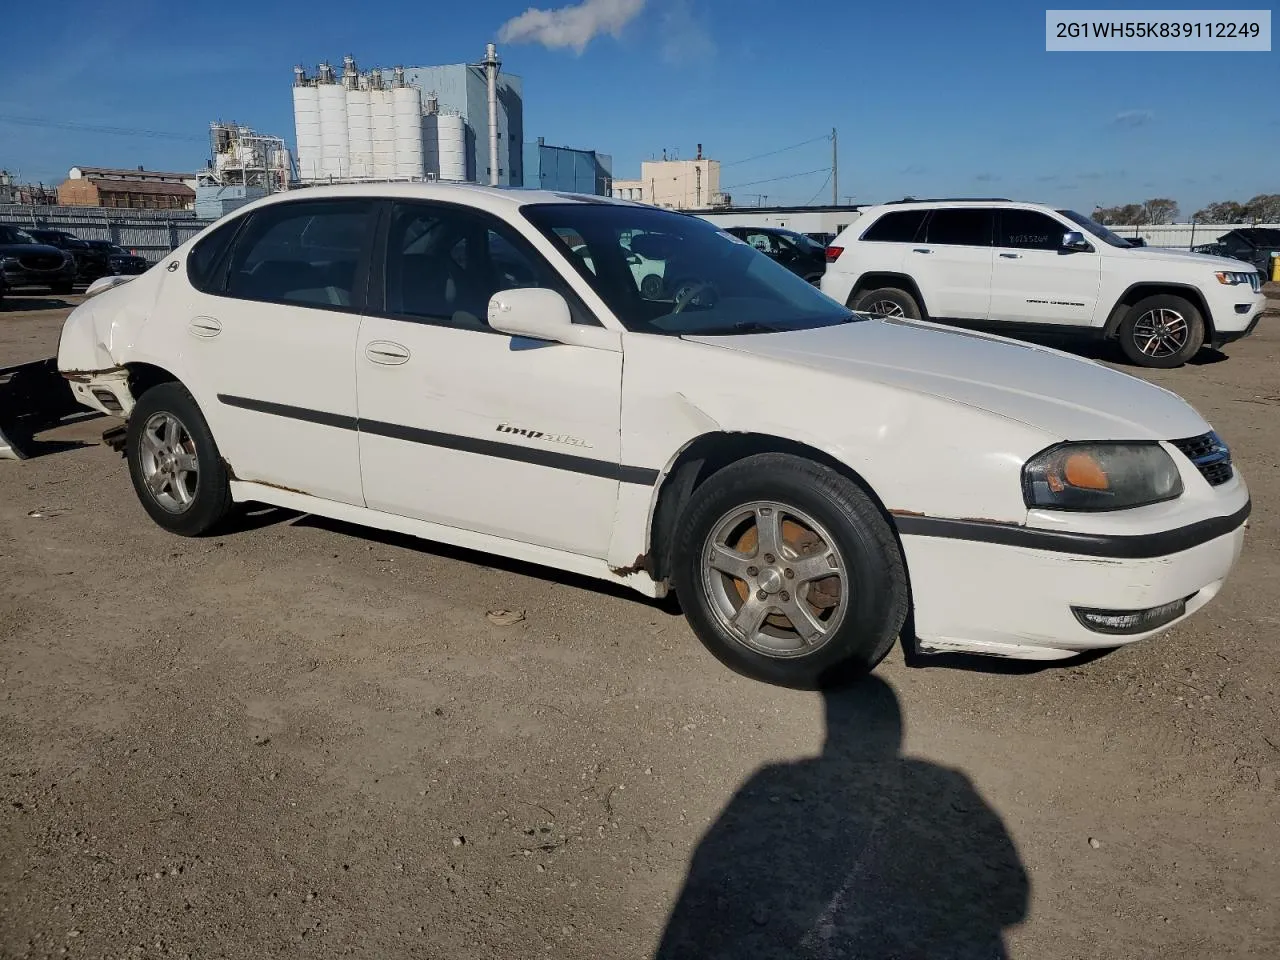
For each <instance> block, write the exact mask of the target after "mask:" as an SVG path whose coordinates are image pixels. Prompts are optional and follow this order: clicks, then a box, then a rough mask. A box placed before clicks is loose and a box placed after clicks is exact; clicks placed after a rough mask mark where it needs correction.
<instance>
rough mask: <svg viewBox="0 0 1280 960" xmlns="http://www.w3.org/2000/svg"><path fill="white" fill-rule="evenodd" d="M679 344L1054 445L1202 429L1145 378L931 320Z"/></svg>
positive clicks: (1184, 407) (1185, 408) (1187, 409)
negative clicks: (908, 400) (988, 420)
mask: <svg viewBox="0 0 1280 960" xmlns="http://www.w3.org/2000/svg"><path fill="white" fill-rule="evenodd" d="M684 339H686V340H691V341H696V342H698V343H702V344H707V345H709V346H714V347H720V348H723V349H726V350H736V351H741V352H743V353H750V354H754V355H756V356H762V357H769V358H772V359H775V360H782V361H787V362H791V363H796V364H800V365H803V366H806V367H810V368H813V369H817V370H822V371H824V372H827V373H832V374H836V375H838V376H844V377H850V378H853V379H857V380H860V381H873V382H878V383H883V384H886V385H888V386H892V387H896V388H900V389H903V390H908V391H911V392H915V393H922V394H928V395H931V396H934V397H939V398H943V399H946V400H951V401H953V402H955V403H962V404H965V405H967V406H970V407H976V408H979V409H982V410H986V411H987V412H989V413H993V414H996V415H998V416H1001V417H1005V418H1006V419H1009V420H1015V421H1018V422H1020V423H1024V424H1027V425H1029V426H1032V427H1035V428H1037V429H1040V430H1043V431H1045V432H1046V433H1048V434H1051V435H1052V436H1054V437H1056V438H1057V439H1060V440H1172V439H1180V438H1183V437H1192V436H1198V435H1199V434H1201V433H1204V432H1206V431H1208V430H1209V425H1208V424H1207V423H1205V421H1204V419H1203V418H1202V417H1201V416H1200V415H1199V414H1198V413H1196V411H1195V410H1194V409H1193V408H1192V407H1191V405H1190V404H1188V403H1187V402H1186V401H1185V400H1183V399H1182V398H1181V397H1179V396H1177V395H1176V394H1174V393H1171V392H1170V391H1168V390H1165V389H1163V388H1161V387H1157V386H1155V385H1153V384H1150V383H1147V382H1146V381H1145V380H1139V379H1138V378H1137V377H1131V376H1129V375H1127V374H1124V373H1120V372H1119V371H1116V370H1112V369H1111V368H1109V367H1106V366H1103V365H1102V364H1100V363H1095V362H1094V361H1092V360H1084V359H1082V358H1080V357H1074V356H1071V355H1069V354H1065V353H1063V352H1061V351H1059V350H1053V349H1050V348H1047V347H1041V346H1036V345H1034V344H1028V343H1022V342H1020V341H1015V340H1008V339H1006V338H1004V337H996V336H989V335H986V334H981V333H973V332H970V331H967V330H955V329H951V328H947V327H942V326H938V325H937V324H932V323H923V322H919V321H910V320H897V319H878V318H877V319H869V320H861V321H857V322H854V323H847V324H840V325H838V326H830V327H820V328H817V329H814V330H803V331H796V332H788V333H773V334H753V335H742V336H729V337H720V336H713V337H697V336H690V337H685V338H684ZM849 415H850V416H851V417H853V416H857V415H858V412H857V411H855V410H850V411H849Z"/></svg>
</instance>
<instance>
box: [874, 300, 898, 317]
mask: <svg viewBox="0 0 1280 960" xmlns="http://www.w3.org/2000/svg"><path fill="white" fill-rule="evenodd" d="M866 312H867V313H871V314H875V315H876V316H877V317H906V315H907V311H905V310H903V309H902V305H901V304H899V303H894V302H893V301H892V300H877V301H876V302H875V303H873V304H871V305H870V306H869V307H867V311H866Z"/></svg>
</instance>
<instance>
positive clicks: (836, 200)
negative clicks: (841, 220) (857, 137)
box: [831, 127, 840, 207]
mask: <svg viewBox="0 0 1280 960" xmlns="http://www.w3.org/2000/svg"><path fill="white" fill-rule="evenodd" d="M839 166H840V151H839V148H838V146H837V143H836V128H835V127H832V128H831V205H832V206H835V207H838V206H840V170H839Z"/></svg>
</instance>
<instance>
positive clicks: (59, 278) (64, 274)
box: [4, 261, 76, 290]
mask: <svg viewBox="0 0 1280 960" xmlns="http://www.w3.org/2000/svg"><path fill="white" fill-rule="evenodd" d="M75 279H76V265H75V261H71V262H69V263H65V264H63V265H62V266H60V267H56V268H55V269H52V270H34V269H30V268H28V267H24V266H22V265H21V264H19V265H17V266H5V267H4V285H5V287H6V288H8V289H9V290H17V289H21V288H23V287H55V286H62V285H63V284H68V283H74V282H75Z"/></svg>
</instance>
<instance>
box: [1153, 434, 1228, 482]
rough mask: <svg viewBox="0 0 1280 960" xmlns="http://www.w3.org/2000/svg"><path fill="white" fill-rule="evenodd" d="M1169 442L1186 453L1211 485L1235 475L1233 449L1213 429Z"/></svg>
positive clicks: (1225, 480)
mask: <svg viewBox="0 0 1280 960" xmlns="http://www.w3.org/2000/svg"><path fill="white" fill-rule="evenodd" d="M1169 442H1170V443H1172V444H1173V445H1174V446H1175V447H1177V448H1178V449H1179V450H1181V451H1182V452H1183V453H1184V454H1186V457H1187V459H1188V460H1190V461H1191V462H1192V463H1194V464H1195V465H1196V469H1197V470H1199V471H1200V473H1201V475H1202V476H1203V477H1204V478H1205V479H1206V480H1208V481H1209V485H1210V486H1213V487H1218V486H1221V485H1222V484H1224V483H1226V482H1227V481H1228V480H1230V479H1231V478H1232V477H1233V476H1234V475H1235V471H1234V470H1233V469H1232V467H1231V451H1230V450H1229V449H1228V448H1227V445H1226V444H1225V443H1223V442H1222V439H1221V438H1220V437H1219V436H1218V435H1217V434H1216V433H1214V432H1213V431H1212V430H1210V431H1209V432H1208V433H1202V434H1201V435H1200V436H1198V437H1188V438H1187V439H1185V440H1170V441H1169Z"/></svg>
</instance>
